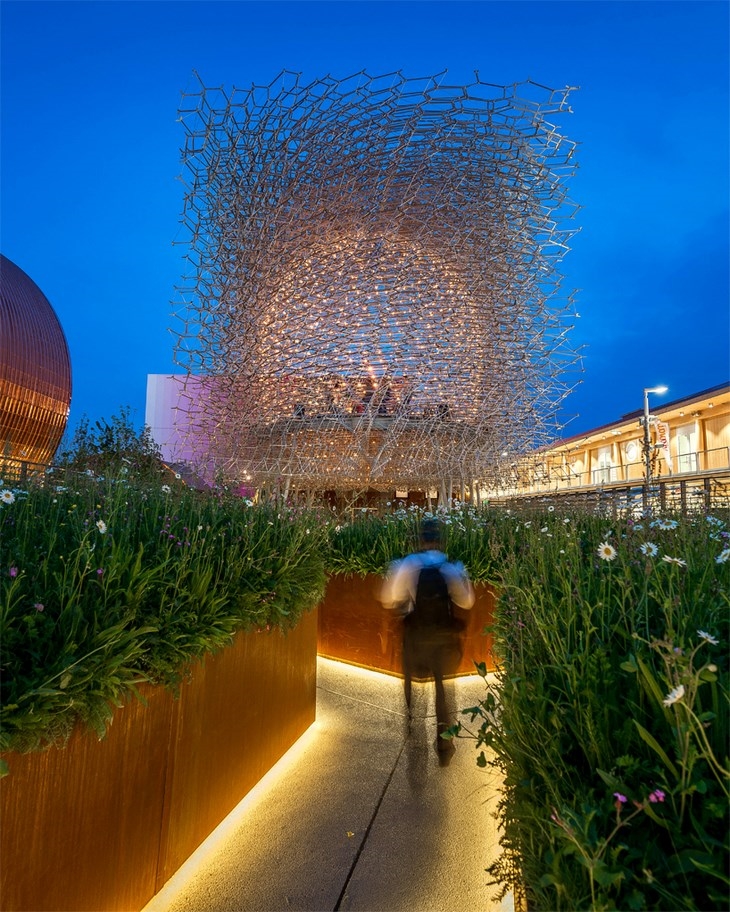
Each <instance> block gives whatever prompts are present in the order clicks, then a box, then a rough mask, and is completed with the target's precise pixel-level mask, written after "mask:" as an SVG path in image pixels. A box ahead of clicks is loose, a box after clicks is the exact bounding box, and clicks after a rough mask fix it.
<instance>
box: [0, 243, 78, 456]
mask: <svg viewBox="0 0 730 912" xmlns="http://www.w3.org/2000/svg"><path fill="white" fill-rule="evenodd" d="M70 403H71V362H70V359H69V353H68V346H67V344H66V337H65V336H64V333H63V329H62V328H61V324H60V323H59V321H58V318H57V316H56V314H55V312H54V310H53V308H52V307H51V305H50V303H49V301H48V299H47V298H46V296H45V295H44V294H43V292H42V291H41V290H40V288H38V286H37V285H36V284H35V283H34V282H33V281H32V279H30V277H29V276H27V275H26V274H25V273H24V272H23V270H22V269H20V268H19V267H18V266H16V265H15V263H13V262H11V261H10V260H8V259H7V257H4V256H2V255H0V457H1V456H6V457H9V458H12V459H14V460H21V461H27V462H35V463H47V462H49V461H50V460H51V458H52V457H53V454H54V453H55V452H56V449H57V447H58V444H59V443H60V441H61V437H62V436H63V432H64V430H65V428H66V421H67V420H68V412H69V406H70Z"/></svg>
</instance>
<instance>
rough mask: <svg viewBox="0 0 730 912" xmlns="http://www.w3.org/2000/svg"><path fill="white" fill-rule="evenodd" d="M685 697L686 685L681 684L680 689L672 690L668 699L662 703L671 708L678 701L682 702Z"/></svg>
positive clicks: (667, 696)
mask: <svg viewBox="0 0 730 912" xmlns="http://www.w3.org/2000/svg"><path fill="white" fill-rule="evenodd" d="M683 696H684V684H680V685H679V687H675V688H674V690H670V691H669V693H668V694H667V695H666V697H665V698H664V699H663V700H662V703H663V704H664V705H665V706H671V705H672V704H673V703H676V702H677V701H678V700H681V699H682V697H683Z"/></svg>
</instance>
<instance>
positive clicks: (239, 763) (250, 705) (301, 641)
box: [157, 612, 317, 890]
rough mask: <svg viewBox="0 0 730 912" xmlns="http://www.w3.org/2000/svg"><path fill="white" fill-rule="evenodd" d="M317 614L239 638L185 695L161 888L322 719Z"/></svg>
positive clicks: (197, 672)
mask: <svg viewBox="0 0 730 912" xmlns="http://www.w3.org/2000/svg"><path fill="white" fill-rule="evenodd" d="M316 658H317V612H312V613H310V614H308V615H306V616H305V617H304V618H303V619H302V620H301V621H300V622H299V624H298V626H297V628H296V630H293V631H291V632H290V633H288V634H283V633H281V631H279V630H273V631H271V632H262V633H250V634H246V635H239V636H238V637H237V639H236V642H235V643H234V645H233V646H232V647H231V648H230V649H226V650H225V651H223V652H220V653H218V654H217V655H214V656H209V657H207V659H206V661H205V663H204V664H202V665H201V666H200V667H199V668H196V670H195V674H194V675H193V677H192V679H191V681H190V682H189V683H187V684H186V685H184V687H183V690H182V692H181V695H180V700H179V706H178V710H179V711H178V713H177V718H176V721H175V729H174V733H173V738H174V745H173V750H172V751H171V753H172V756H174V758H175V761H174V767H173V768H172V769H171V776H170V784H169V790H168V800H167V804H166V808H165V815H164V822H163V838H162V854H161V856H160V866H159V874H158V881H157V889H158V890H159V889H161V887H162V885H163V884H164V883H165V881H166V880H168V879H169V878H170V877H171V876H172V875H173V874H174V873H175V871H176V870H177V869H178V868H179V867H180V865H181V864H182V863H183V862H184V861H185V859H186V858H187V857H188V856H189V855H190V854H191V853H192V852H193V851H194V850H195V849H196V848H197V847H198V846H199V845H200V843H201V842H202V841H203V840H204V839H205V838H206V837H207V836H208V834H209V833H210V832H211V831H212V830H213V829H214V828H215V827H216V826H217V825H218V824H219V823H220V821H221V820H223V818H224V817H226V815H227V814H229V813H230V811H231V810H233V808H234V807H235V806H236V805H237V804H238V802H239V801H240V800H241V799H242V798H243V797H244V796H245V795H246V793H247V792H249V791H250V789H251V788H252V787H253V786H254V785H255V784H256V783H257V782H258V781H259V779H261V777H262V776H263V775H264V774H265V773H266V772H268V770H269V769H270V768H271V767H272V766H273V765H274V763H276V761H277V760H279V758H280V757H281V756H283V754H284V753H285V752H286V751H287V750H288V749H289V748H290V747H291V745H292V744H293V743H294V742H295V741H296V740H297V738H298V737H299V736H300V735H301V734H303V732H305V731H306V729H307V728H308V727H309V726H310V725H311V724H312V722H314V718H315V707H316V684H317V666H316Z"/></svg>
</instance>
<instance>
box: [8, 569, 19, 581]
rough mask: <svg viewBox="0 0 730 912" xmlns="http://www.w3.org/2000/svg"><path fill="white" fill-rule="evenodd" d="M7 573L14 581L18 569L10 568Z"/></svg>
mask: <svg viewBox="0 0 730 912" xmlns="http://www.w3.org/2000/svg"><path fill="white" fill-rule="evenodd" d="M8 572H9V573H10V576H11V577H13V579H14V578H15V577H16V576H17V575H18V568H17V567H11V568H10V570H9V571H8Z"/></svg>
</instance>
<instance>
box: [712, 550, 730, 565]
mask: <svg viewBox="0 0 730 912" xmlns="http://www.w3.org/2000/svg"><path fill="white" fill-rule="evenodd" d="M729 560H730V548H724V549H723V550H722V551H721V552H720V553H719V554H718V555H717V557H716V558H715V563H716V564H726V563H727V562H728V561H729Z"/></svg>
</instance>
